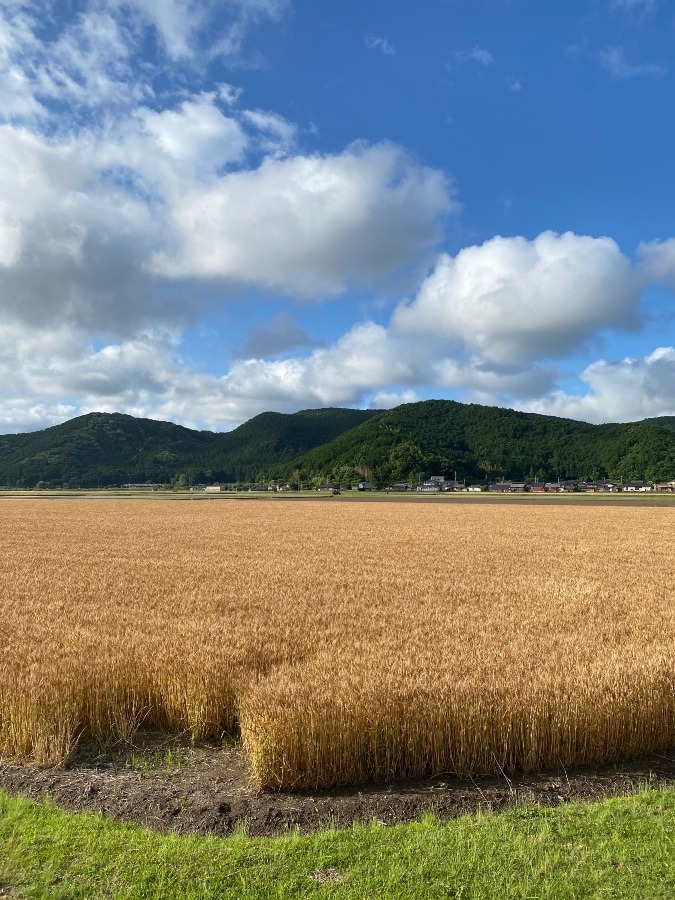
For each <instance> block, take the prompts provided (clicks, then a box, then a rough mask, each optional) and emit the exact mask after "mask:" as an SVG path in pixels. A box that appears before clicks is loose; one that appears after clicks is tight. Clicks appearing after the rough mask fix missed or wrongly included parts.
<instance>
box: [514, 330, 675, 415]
mask: <svg viewBox="0 0 675 900" xmlns="http://www.w3.org/2000/svg"><path fill="white" fill-rule="evenodd" d="M579 377H580V378H581V380H582V381H583V382H585V384H586V385H587V387H588V391H587V393H585V394H582V395H579V396H577V395H575V394H567V393H565V392H564V391H555V392H553V393H551V394H550V395H549V396H548V397H546V398H544V399H542V400H538V401H535V402H530V403H527V404H520V408H521V409H526V410H528V411H530V412H537V413H545V414H547V415H556V416H565V417H568V418H571V419H580V420H582V421H585V422H595V423H597V422H631V421H636V420H639V419H646V418H651V417H652V416H672V415H675V348H674V347H659V348H657V349H656V350H654V351H653V352H652V353H650V354H649V355H648V356H646V357H644V359H631V358H626V359H622V360H620V361H618V362H608V361H607V360H604V359H601V360H598V361H597V362H594V363H592V364H591V365H590V366H588V367H587V368H586V369H584V371H583V372H582V373H581V375H580V376H579Z"/></svg>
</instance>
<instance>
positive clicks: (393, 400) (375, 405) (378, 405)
mask: <svg viewBox="0 0 675 900" xmlns="http://www.w3.org/2000/svg"><path fill="white" fill-rule="evenodd" d="M419 399H420V398H419V396H418V394H417V393H416V392H415V391H378V392H377V393H376V394H375V395H374V396H373V398H372V400H371V401H370V403H369V404H368V406H369V407H370V408H371V409H393V407H394V406H400V405H401V404H402V403H417V401H418V400H419Z"/></svg>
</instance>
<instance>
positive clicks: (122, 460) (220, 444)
mask: <svg viewBox="0 0 675 900" xmlns="http://www.w3.org/2000/svg"><path fill="white" fill-rule="evenodd" d="M372 415H374V413H372V412H370V411H368V410H356V409H318V410H303V411H302V412H298V413H294V414H293V415H284V414H281V413H262V414H261V415H259V416H256V417H255V418H253V419H251V420H250V421H248V422H246V423H244V424H243V425H241V426H240V427H239V428H236V429H234V431H231V432H227V433H221V434H215V433H213V432H210V431H192V430H191V429H189V428H183V427H181V426H180V425H173V424H171V423H169V422H156V421H154V420H152V419H136V418H134V417H133V416H126V415H122V414H120V413H113V414H109V413H90V414H88V415H85V416H78V417H77V418H76V419H71V420H70V421H69V422H64V423H63V424H62V425H56V426H54V427H53V428H46V429H44V431H36V432H32V433H30V434H16V435H2V436H0V484H4V485H10V486H13V487H14V486H17V487H34V486H35V485H37V484H38V483H39V482H42V483H43V484H41V485H40V486H41V487H42V486H51V487H62V486H63V485H64V484H65V485H68V486H69V487H97V486H108V485H119V484H125V483H127V482H133V483H144V482H158V483H169V482H171V481H174V482H178V480H179V479H180V477H181V475H184V476H185V479H186V481H188V482H190V481H192V482H193V483H194V482H205V481H228V482H233V481H238V480H246V481H248V480H249V479H251V478H255V477H256V476H257V475H258V474H259V473H260V471H261V468H265V467H267V466H272V465H276V464H278V463H279V462H280V461H283V460H286V459H289V458H291V457H293V456H297V454H298V453H302V452H303V451H306V450H308V449H310V448H312V447H316V446H317V445H319V444H323V443H325V442H326V441H331V440H332V439H333V438H335V437H336V436H337V435H338V434H340V433H341V432H342V431H345V430H346V429H349V428H352V427H353V426H354V425H356V424H358V423H360V422H363V421H364V420H365V419H368V418H369V417H370V416H372Z"/></svg>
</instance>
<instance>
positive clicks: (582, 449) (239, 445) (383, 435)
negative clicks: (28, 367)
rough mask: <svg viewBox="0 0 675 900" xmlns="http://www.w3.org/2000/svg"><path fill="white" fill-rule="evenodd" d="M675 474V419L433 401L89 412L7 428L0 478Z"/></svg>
mask: <svg viewBox="0 0 675 900" xmlns="http://www.w3.org/2000/svg"><path fill="white" fill-rule="evenodd" d="M455 472H456V473H457V477H458V478H459V479H466V480H467V481H477V480H482V479H485V478H490V479H495V478H514V479H527V478H537V479H541V480H545V479H553V478H557V477H558V476H560V477H570V478H583V479H596V478H605V477H608V478H615V479H619V478H623V479H624V480H628V479H631V478H646V479H648V480H670V479H673V478H675V418H673V417H667V416H666V417H661V418H659V419H654V420H648V421H645V422H635V423H630V424H626V425H588V424H585V423H583V422H576V421H573V420H571V419H558V418H554V417H552V416H540V415H535V414H533V413H520V412H515V411H514V410H509V409H499V408H495V407H491V406H477V405H475V404H463V403H456V402H454V401H452V400H427V401H424V402H421V403H410V404H405V405H403V406H399V407H396V408H395V409H391V410H387V411H382V412H374V411H372V410H355V409H316V410H303V411H302V412H298V413H293V414H290V415H289V414H283V413H271V412H269V413H262V414H261V415H259V416H256V417H255V418H253V419H250V420H249V421H248V422H245V423H244V424H243V425H241V426H240V427H239V428H236V429H234V430H233V431H230V432H227V433H220V434H217V433H213V432H209V431H193V430H191V429H189V428H183V427H181V426H180V425H173V424H171V423H169V422H156V421H154V420H152V419H137V418H134V417H133V416H126V415H121V414H119V413H114V414H109V413H90V414H89V415H85V416H79V417H78V418H76V419H71V420H70V421H69V422H65V423H64V424H62V425H56V426H54V427H53V428H46V429H44V430H43V431H36V432H33V433H30V434H17V435H4V436H0V485H9V486H12V487H34V486H35V485H37V484H40V483H42V484H44V485H45V486H55V487H56V486H61V485H63V484H67V485H71V486H74V487H75V486H79V487H96V486H107V485H118V484H125V483H127V482H133V483H140V482H159V483H167V482H170V481H175V480H176V479H178V478H180V476H181V475H182V476H184V479H183V480H184V481H192V482H194V483H198V482H202V483H203V482H213V481H224V482H235V481H249V480H266V479H271V478H275V477H278V478H285V479H288V480H291V481H293V482H294V483H295V482H296V481H297V480H298V479H302V480H311V479H312V478H315V479H330V480H334V481H337V482H338V483H349V482H353V481H354V480H356V479H358V478H359V477H366V478H369V479H371V480H372V481H373V482H374V483H375V485H376V486H378V485H381V486H386V485H388V484H391V483H393V482H395V481H417V480H418V479H419V478H423V477H426V476H429V475H432V474H434V475H445V476H446V477H453V475H454V473H455Z"/></svg>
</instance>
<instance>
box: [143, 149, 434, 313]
mask: <svg viewBox="0 0 675 900" xmlns="http://www.w3.org/2000/svg"><path fill="white" fill-rule="evenodd" d="M450 207H451V202H450V191H449V185H448V183H447V181H446V179H445V176H444V175H443V174H442V173H441V172H440V171H438V170H433V169H427V168H423V167H420V166H417V165H416V164H414V163H413V162H412V161H411V160H410V159H409V158H408V157H407V156H406V155H405V154H404V153H403V152H402V151H401V149H400V148H398V147H395V146H392V145H389V144H381V145H377V146H374V147H369V146H366V145H354V146H352V147H350V148H348V149H347V150H346V151H345V152H343V153H341V154H338V155H335V156H296V157H292V158H289V159H283V160H276V159H269V158H268V159H266V160H264V161H263V163H262V165H261V166H260V167H259V168H258V169H257V170H255V171H245V172H242V171H240V172H234V173H232V174H228V175H225V176H223V177H222V178H221V179H219V180H218V182H217V183H212V184H210V185H209V186H208V188H203V187H201V186H195V187H194V188H193V189H191V190H190V189H188V190H185V191H184V192H183V194H182V195H181V197H180V199H179V202H177V203H176V204H175V205H174V206H173V207H172V210H171V219H172V227H173V229H174V233H175V235H176V242H175V247H173V248H172V249H171V251H170V252H169V253H158V254H157V255H156V256H155V262H154V265H155V270H156V271H157V272H159V273H161V274H163V275H165V276H167V277H190V276H194V277H201V278H223V279H231V280H233V281H236V282H243V283H253V284H257V285H259V286H261V287H265V288H270V289H273V290H280V291H283V292H287V293H289V294H295V295H299V296H303V297H316V296H326V295H336V294H339V293H341V292H342V291H344V290H346V288H347V287H348V285H349V284H350V283H360V284H374V283H377V282H378V281H381V280H382V279H383V278H386V277H388V276H389V275H390V274H391V273H392V271H394V270H397V269H399V268H401V267H402V266H405V265H406V264H408V263H410V262H415V261H418V260H419V258H420V256H421V255H422V256H423V255H424V253H425V252H426V251H427V250H428V249H429V248H430V247H431V246H433V245H434V244H435V243H436V242H437V241H438V240H439V238H440V236H441V232H440V229H439V219H440V217H441V216H442V215H443V214H444V213H446V212H447V211H448V210H449V209H450Z"/></svg>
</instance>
